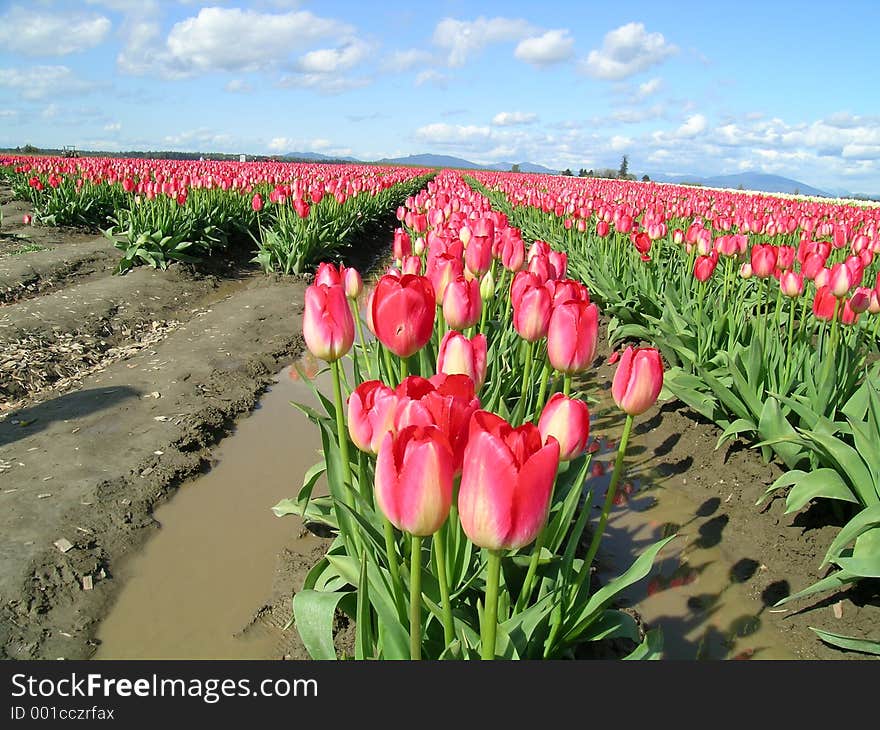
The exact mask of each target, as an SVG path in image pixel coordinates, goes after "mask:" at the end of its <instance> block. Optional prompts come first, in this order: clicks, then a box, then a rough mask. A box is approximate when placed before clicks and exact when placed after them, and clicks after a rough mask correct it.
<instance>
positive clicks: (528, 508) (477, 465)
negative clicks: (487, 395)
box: [458, 411, 559, 550]
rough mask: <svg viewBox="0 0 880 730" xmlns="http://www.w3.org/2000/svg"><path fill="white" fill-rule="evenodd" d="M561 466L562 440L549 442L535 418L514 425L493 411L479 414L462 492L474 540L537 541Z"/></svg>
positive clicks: (496, 543)
mask: <svg viewBox="0 0 880 730" xmlns="http://www.w3.org/2000/svg"><path fill="white" fill-rule="evenodd" d="M558 467H559V442H558V441H556V439H555V438H553V437H549V438H548V439H547V443H546V444H544V443H543V440H542V438H541V433H540V432H539V431H538V428H537V427H536V426H535V425H534V424H533V423H525V424H523V425H522V426H520V427H519V428H514V427H513V426H511V425H510V424H509V423H507V421H505V420H504V419H503V418H501V417H500V416H496V415H495V414H493V413H489V412H488V411H477V412H476V413H474V415H473V416H472V417H471V422H470V428H469V432H468V442H467V446H466V448H465V452H464V469H463V471H462V475H461V486H460V489H459V492H458V511H459V517H460V519H461V526H462V529H463V530H464V532H465V534H466V535H467V536H468V539H470V541H471V542H473V543H474V544H475V545H477V546H478V547H482V548H487V549H489V550H504V549H507V550H514V549H517V548H521V547H524V546H526V545H528V544H529V543H530V542H532V541H533V540H534V539H535V538H536V537H537V536H538V533H539V532H540V531H541V529H542V528H543V527H544V524H545V522H546V521H547V513H548V511H549V508H550V496H551V493H552V491H553V482H554V479H555V478H556V470H557V469H558Z"/></svg>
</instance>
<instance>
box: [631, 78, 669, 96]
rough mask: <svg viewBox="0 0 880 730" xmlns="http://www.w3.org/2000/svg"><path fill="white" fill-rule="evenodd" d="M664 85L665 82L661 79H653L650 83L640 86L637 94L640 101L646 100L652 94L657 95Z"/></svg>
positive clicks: (646, 82)
mask: <svg viewBox="0 0 880 730" xmlns="http://www.w3.org/2000/svg"><path fill="white" fill-rule="evenodd" d="M662 85H663V81H662V80H661V79H651V80H650V81H645V82H644V83H642V84H639V89H638V91H637V92H636V96H637V97H638V98H639V99H644V98H646V97H648V96H651V94H656V93H657V92H658V91H659V90H660V87H661V86H662Z"/></svg>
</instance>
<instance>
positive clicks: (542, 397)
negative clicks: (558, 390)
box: [535, 360, 553, 417]
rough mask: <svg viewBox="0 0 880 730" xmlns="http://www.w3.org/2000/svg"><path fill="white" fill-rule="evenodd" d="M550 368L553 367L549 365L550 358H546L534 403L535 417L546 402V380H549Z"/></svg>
mask: <svg viewBox="0 0 880 730" xmlns="http://www.w3.org/2000/svg"><path fill="white" fill-rule="evenodd" d="M552 370H553V367H552V366H551V365H550V360H546V361H545V362H544V371H543V372H542V373H541V386H540V388H539V389H538V401H537V403H535V416H536V417H537V416H539V415H540V413H541V411H543V410H544V404H545V403H546V402H547V401H546V398H547V382H548V381H549V380H550V373H551V371H552Z"/></svg>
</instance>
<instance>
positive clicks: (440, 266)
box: [426, 254, 464, 306]
mask: <svg viewBox="0 0 880 730" xmlns="http://www.w3.org/2000/svg"><path fill="white" fill-rule="evenodd" d="M426 275H427V277H428V278H429V279H430V280H431V285H432V286H433V287H434V294H435V295H436V298H437V305H438V306H439V305H442V304H443V297H444V296H446V287H447V286H449V282H450V281H453V280H454V279H456V278H458V277H459V276H463V275H464V265H463V264H462V262H461V257H460V256H450V255H448V254H440V255H439V256H434V257H431V258H429V259H428V267H427V272H426Z"/></svg>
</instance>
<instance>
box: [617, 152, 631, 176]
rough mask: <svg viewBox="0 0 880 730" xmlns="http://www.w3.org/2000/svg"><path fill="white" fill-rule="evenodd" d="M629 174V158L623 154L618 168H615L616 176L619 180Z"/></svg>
mask: <svg viewBox="0 0 880 730" xmlns="http://www.w3.org/2000/svg"><path fill="white" fill-rule="evenodd" d="M628 174H629V158H628V157H627V156H626V155H624V156H623V159H622V160H621V161H620V168H619V169H618V170H617V177H619V178H620V179H621V180H626V176H627V175H628Z"/></svg>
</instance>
